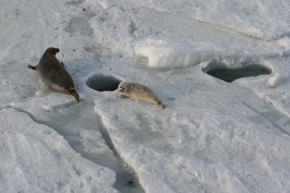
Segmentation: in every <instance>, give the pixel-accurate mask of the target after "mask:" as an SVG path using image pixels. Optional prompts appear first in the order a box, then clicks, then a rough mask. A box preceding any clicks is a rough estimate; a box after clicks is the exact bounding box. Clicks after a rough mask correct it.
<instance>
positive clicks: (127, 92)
mask: <svg viewBox="0 0 290 193" xmlns="http://www.w3.org/2000/svg"><path fill="white" fill-rule="evenodd" d="M118 90H119V92H120V94H119V97H120V98H126V97H129V98H132V99H135V100H139V101H143V102H147V103H151V104H154V105H155V106H157V107H159V108H161V109H163V108H164V107H165V105H164V104H163V103H162V102H161V101H160V99H159V98H158V97H157V96H156V95H155V94H154V92H153V91H152V90H151V89H150V88H148V87H147V86H145V85H142V84H139V83H131V82H121V83H120V84H119V86H118Z"/></svg>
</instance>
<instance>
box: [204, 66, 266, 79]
mask: <svg viewBox="0 0 290 193" xmlns="http://www.w3.org/2000/svg"><path fill="white" fill-rule="evenodd" d="M206 73H207V74H209V75H211V76H213V77H215V78H218V79H221V80H224V81H226V82H233V81H234V80H236V79H239V78H244V77H253V76H260V75H268V74H271V73H272V71H271V70H270V69H269V68H266V67H264V66H261V65H258V64H252V65H247V66H245V67H241V68H226V67H219V68H213V69H209V70H208V71H206Z"/></svg>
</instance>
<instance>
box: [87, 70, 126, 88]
mask: <svg viewBox="0 0 290 193" xmlns="http://www.w3.org/2000/svg"><path fill="white" fill-rule="evenodd" d="M120 82H121V80H119V79H117V78H115V77H114V76H110V75H109V76H105V75H101V74H96V75H94V76H91V77H90V78H88V80H87V81H86V84H87V85H88V87H90V88H92V89H94V90H96V91H99V92H103V91H115V90H117V88H118V86H119V84H120Z"/></svg>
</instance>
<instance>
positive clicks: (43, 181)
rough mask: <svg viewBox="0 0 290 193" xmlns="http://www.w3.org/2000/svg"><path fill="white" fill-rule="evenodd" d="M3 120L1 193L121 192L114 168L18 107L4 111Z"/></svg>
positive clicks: (0, 132) (0, 121) (0, 134)
mask: <svg viewBox="0 0 290 193" xmlns="http://www.w3.org/2000/svg"><path fill="white" fill-rule="evenodd" d="M0 123H1V127H0V147H1V151H0V160H1V167H0V175H1V176H2V177H1V180H0V192H72V191H74V192H107V193H111V192H117V191H116V190H115V189H113V188H112V185H113V183H114V182H115V174H114V172H113V171H112V170H110V169H108V168H106V167H101V166H99V165H97V164H94V163H92V162H90V161H88V160H86V159H84V158H83V157H81V156H80V154H77V153H76V152H75V151H74V150H73V149H72V148H71V147H70V145H69V144H68V142H67V141H66V140H65V139H64V138H63V137H62V136H60V135H58V134H57V133H56V132H55V131H54V130H53V129H51V128H49V127H47V126H44V125H40V124H37V123H35V122H33V121H32V120H31V118H30V117H29V116H28V115H27V114H25V113H21V112H18V111H16V110H14V109H3V110H1V111H0ZM11 179H13V180H11Z"/></svg>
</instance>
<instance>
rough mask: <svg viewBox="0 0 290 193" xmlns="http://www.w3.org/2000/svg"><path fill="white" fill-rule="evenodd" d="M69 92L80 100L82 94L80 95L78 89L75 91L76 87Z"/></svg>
mask: <svg viewBox="0 0 290 193" xmlns="http://www.w3.org/2000/svg"><path fill="white" fill-rule="evenodd" d="M69 93H70V94H71V95H72V96H73V97H75V99H76V100H77V101H78V102H80V96H79V95H78V93H77V91H75V89H73V90H69Z"/></svg>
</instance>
